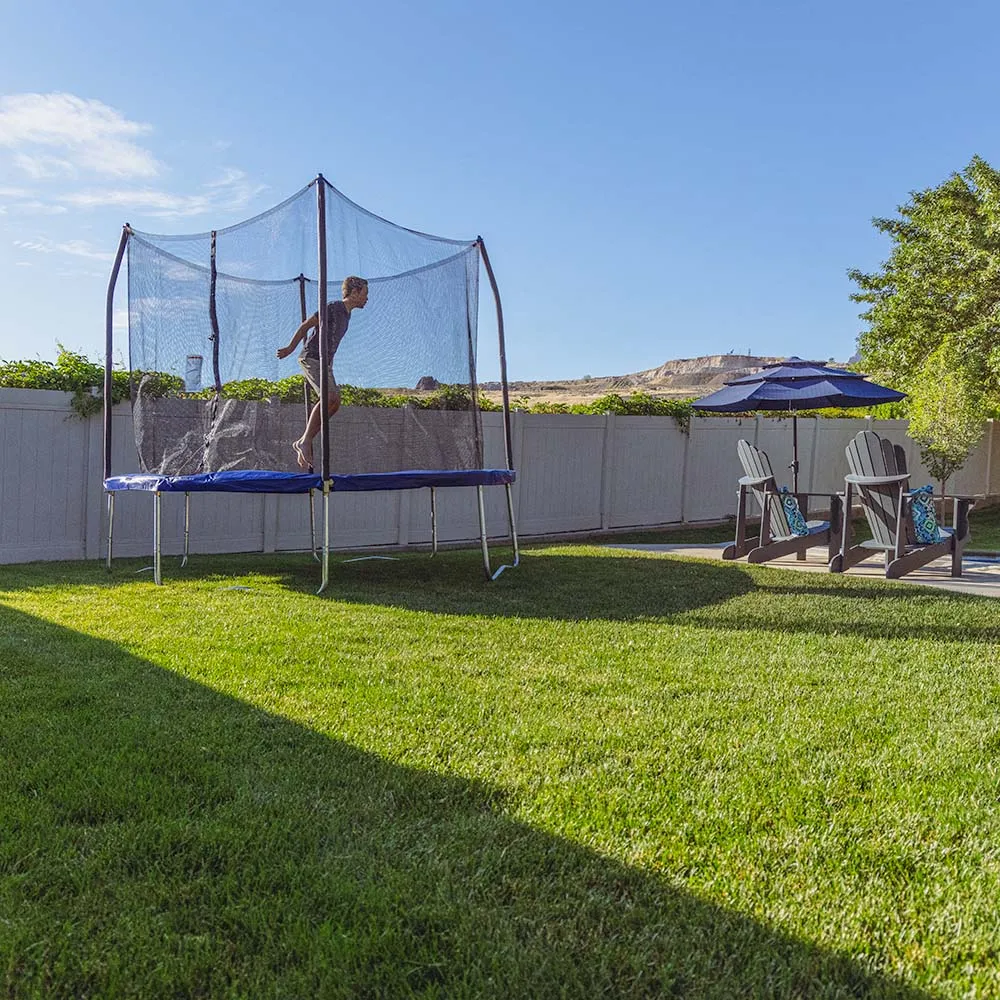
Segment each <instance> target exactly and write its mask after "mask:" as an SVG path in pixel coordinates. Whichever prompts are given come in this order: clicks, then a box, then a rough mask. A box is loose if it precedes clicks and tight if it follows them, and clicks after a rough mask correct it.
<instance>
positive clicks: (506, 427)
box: [476, 236, 514, 469]
mask: <svg viewBox="0 0 1000 1000" xmlns="http://www.w3.org/2000/svg"><path fill="white" fill-rule="evenodd" d="M476 243H477V244H478V245H479V253H480V256H481V257H482V258H483V266H484V267H485V268H486V276H487V277H488V278H489V279H490V288H491V289H493V300H494V302H496V307H497V337H498V338H499V341H500V388H501V390H502V392H503V443H504V452H505V454H506V457H507V468H508V469H513V468H514V445H513V441H512V439H511V433H510V396H509V393H508V389H507V345H506V341H505V340H504V330H503V306H502V305H501V304H500V289H499V288H497V279H496V275H494V273H493V266H492V265H491V264H490V256H489V254H488V253H487V252H486V244H485V243H484V242H483V238H482V236H479V237H477V238H476Z"/></svg>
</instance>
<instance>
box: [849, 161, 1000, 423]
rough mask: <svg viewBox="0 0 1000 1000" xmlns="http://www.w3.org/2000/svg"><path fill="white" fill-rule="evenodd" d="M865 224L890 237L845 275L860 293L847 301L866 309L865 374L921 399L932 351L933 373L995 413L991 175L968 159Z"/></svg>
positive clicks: (995, 192) (997, 256)
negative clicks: (868, 262) (888, 214)
mask: <svg viewBox="0 0 1000 1000" xmlns="http://www.w3.org/2000/svg"><path fill="white" fill-rule="evenodd" d="M873 225H874V226H875V228H876V229H878V230H879V231H880V232H883V233H885V234H886V235H888V236H889V237H890V238H891V240H892V244H893V245H892V253H891V255H890V257H889V259H888V261H886V262H885V263H884V264H883V265H882V267H881V269H880V270H879V271H877V272H874V273H872V274H866V273H863V272H861V271H858V270H852V271H849V272H848V274H849V276H850V278H851V280H852V281H854V282H855V283H856V284H857V285H858V286H859V289H860V290H859V291H858V292H856V293H855V294H854V295H852V296H851V297H852V298H853V299H854V300H855V301H856V302H861V303H864V304H865V305H867V307H868V308H867V309H866V311H865V312H863V313H862V314H861V318H862V319H863V320H865V321H866V322H867V323H868V328H867V329H866V330H865V331H863V332H862V334H861V336H860V338H859V348H860V354H861V359H860V363H861V365H862V366H863V368H864V370H865V371H866V372H867V373H868V374H870V375H871V376H872V377H873V378H875V379H876V380H877V381H880V382H886V383H888V384H889V385H892V386H894V387H896V388H899V389H902V390H904V391H905V392H908V393H910V394H911V395H912V394H913V393H914V392H917V393H918V394H919V393H922V394H923V395H924V396H925V397H926V398H928V399H929V398H930V397H929V396H928V395H927V394H928V393H930V392H931V391H932V389H933V387H932V386H930V385H929V384H927V383H926V381H925V379H926V377H927V376H926V375H925V369H926V368H927V365H928V364H929V359H930V358H931V357H932V356H934V355H935V354H937V359H936V360H935V361H934V366H936V369H935V370H938V371H945V372H947V373H953V374H955V375H956V376H957V377H959V378H960V382H961V386H962V392H963V393H967V394H971V396H973V397H975V396H978V397H979V399H978V405H980V406H981V407H982V408H983V412H995V411H996V410H998V409H1000V173H998V172H997V171H996V170H994V169H993V168H992V167H991V166H990V165H989V164H988V163H987V162H986V161H985V160H983V159H982V158H980V157H978V156H976V157H973V159H972V160H971V162H970V163H969V165H968V166H967V167H966V168H965V169H964V170H963V171H962V172H961V173H955V174H952V175H951V176H950V177H949V178H948V179H947V180H946V181H944V183H942V184H940V185H938V186H937V187H934V188H928V189H927V190H925V191H918V192H915V193H913V194H911V197H910V201H909V202H907V204H905V205H903V206H901V207H900V208H899V217H898V218H894V219H874V220H873ZM942 365H943V366H944V368H942V367H941V366H942Z"/></svg>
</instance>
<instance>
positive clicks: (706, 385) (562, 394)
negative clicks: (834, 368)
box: [482, 354, 783, 404]
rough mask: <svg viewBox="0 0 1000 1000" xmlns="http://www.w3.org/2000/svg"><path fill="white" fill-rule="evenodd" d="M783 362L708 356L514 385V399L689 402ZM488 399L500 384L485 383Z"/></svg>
mask: <svg viewBox="0 0 1000 1000" xmlns="http://www.w3.org/2000/svg"><path fill="white" fill-rule="evenodd" d="M781 360H783V359H782V358H773V357H757V356H755V355H752V354H708V355H705V356H704V357H700V358H678V359H677V360H674V361H665V362H664V363H663V364H662V365H660V366H659V367H657V368H650V369H648V370H647V371H642V372H634V373H633V374H631V375H602V376H599V377H596V378H586V379H559V380H551V379H550V380H547V381H538V382H521V381H518V382H511V383H510V386H509V388H510V395H511V398H512V399H524V400H526V401H527V402H528V403H529V404H530V403H537V402H546V403H567V404H573V403H587V402H590V401H591V400H594V399H597V398H598V397H599V396H604V395H606V394H607V393H609V392H617V393H619V394H620V395H623V396H627V395H629V394H630V393H632V392H648V393H649V394H650V395H652V396H656V397H658V398H661V399H686V398H690V397H691V396H705V395H707V394H708V393H710V392H714V391H715V390H716V389H718V388H720V387H721V386H722V385H723V384H724V383H725V382H727V381H729V380H730V379H734V378H739V377H740V376H741V375H749V374H750V373H751V372H755V371H759V370H760V369H761V368H763V367H764V365H768V364H772V363H773V362H775V361H781ZM482 389H483V390H484V392H485V393H486V395H487V396H489V397H491V398H493V399H498V398H499V395H500V384H499V383H498V382H484V383H483V384H482Z"/></svg>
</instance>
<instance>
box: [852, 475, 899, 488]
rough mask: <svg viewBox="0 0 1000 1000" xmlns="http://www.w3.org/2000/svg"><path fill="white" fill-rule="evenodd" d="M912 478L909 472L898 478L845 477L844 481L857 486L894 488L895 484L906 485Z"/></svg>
mask: <svg viewBox="0 0 1000 1000" xmlns="http://www.w3.org/2000/svg"><path fill="white" fill-rule="evenodd" d="M909 478H910V474H909V473H908V472H904V473H902V474H900V475H898V476H855V475H853V474H852V475H849V476H844V481H845V482H847V483H852V484H853V485H855V486H892V485H893V484H895V483H905V482H906V481H907V480H908V479H909Z"/></svg>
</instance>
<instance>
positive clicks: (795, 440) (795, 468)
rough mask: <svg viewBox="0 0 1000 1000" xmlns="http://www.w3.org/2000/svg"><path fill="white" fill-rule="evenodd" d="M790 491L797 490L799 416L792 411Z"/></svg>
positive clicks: (794, 491)
mask: <svg viewBox="0 0 1000 1000" xmlns="http://www.w3.org/2000/svg"><path fill="white" fill-rule="evenodd" d="M792 492H793V493H798V492H799V418H798V415H797V414H796V413H795V411H794V410H793V411H792Z"/></svg>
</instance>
